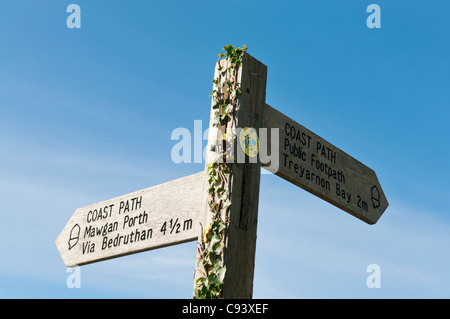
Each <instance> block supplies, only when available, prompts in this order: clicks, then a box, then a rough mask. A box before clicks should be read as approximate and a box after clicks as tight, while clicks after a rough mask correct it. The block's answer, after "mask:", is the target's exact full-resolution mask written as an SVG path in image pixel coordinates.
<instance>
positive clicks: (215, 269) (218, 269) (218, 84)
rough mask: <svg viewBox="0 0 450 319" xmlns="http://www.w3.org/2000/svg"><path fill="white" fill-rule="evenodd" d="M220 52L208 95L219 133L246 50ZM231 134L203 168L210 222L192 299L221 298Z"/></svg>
mask: <svg viewBox="0 0 450 319" xmlns="http://www.w3.org/2000/svg"><path fill="white" fill-rule="evenodd" d="M223 49H224V50H225V53H220V54H219V60H218V72H217V74H218V75H217V76H216V77H215V78H214V80H213V83H214V86H213V91H212V93H211V94H210V96H212V101H213V102H212V109H213V111H214V114H213V119H212V126H213V127H217V128H218V129H221V130H222V129H223V130H222V131H224V130H225V128H226V127H227V126H230V124H231V127H233V125H234V111H235V108H236V105H237V101H238V98H239V95H240V94H241V88H240V83H238V82H237V78H238V71H239V68H240V66H241V65H242V58H243V56H244V52H245V51H246V50H247V47H246V46H245V45H244V46H243V47H242V48H234V47H233V46H232V45H228V46H224V47H223ZM223 61H226V62H225V63H224V62H223ZM231 132H232V130H229V132H228V134H226V138H225V139H224V140H223V144H222V145H217V144H215V145H212V146H211V151H215V152H216V153H217V152H219V154H218V156H216V158H215V160H214V161H212V162H210V163H208V164H207V166H206V173H207V176H208V195H209V200H208V206H209V210H210V215H211V223H210V224H209V225H206V226H204V227H203V236H202V241H201V242H200V243H199V245H198V256H199V258H198V260H197V270H199V271H200V273H201V276H198V278H197V279H196V281H195V287H194V296H193V297H194V299H218V298H221V293H222V288H223V280H224V277H225V273H226V267H225V265H223V252H224V250H225V249H226V242H225V240H226V238H225V235H226V231H227V228H228V211H229V208H230V206H231V201H230V198H229V188H230V174H231V172H232V169H233V166H232V165H233V163H232V162H233V159H230V158H227V151H226V142H231V141H232V140H234V139H235V136H233V135H232V133H231ZM230 134H231V135H230ZM231 145H233V144H231ZM219 146H221V147H219Z"/></svg>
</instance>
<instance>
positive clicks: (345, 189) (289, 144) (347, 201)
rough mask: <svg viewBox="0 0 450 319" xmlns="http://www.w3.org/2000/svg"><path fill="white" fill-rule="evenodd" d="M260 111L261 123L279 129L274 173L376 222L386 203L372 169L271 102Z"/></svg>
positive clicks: (371, 222)
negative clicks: (261, 114) (262, 120)
mask: <svg viewBox="0 0 450 319" xmlns="http://www.w3.org/2000/svg"><path fill="white" fill-rule="evenodd" d="M264 112H265V116H264V124H263V126H264V127H267V128H278V129H279V141H278V146H279V147H278V149H279V167H278V170H277V171H276V172H274V173H275V174H276V175H278V176H280V177H282V178H284V179H286V180H288V181H290V182H291V183H293V184H295V185H297V186H300V187H301V188H303V189H305V190H307V191H309V192H311V193H312V194H314V195H316V196H318V197H320V198H322V199H323V200H326V201H327V202H329V203H331V204H333V205H335V206H337V207H339V208H341V209H342V210H344V211H346V212H347V213H350V214H352V215H353V216H355V217H357V218H359V219H361V220H363V221H365V222H366V223H368V224H375V223H376V222H377V220H378V219H379V218H380V217H381V215H382V214H383V212H384V211H385V210H386V208H387V207H388V205H389V204H388V201H387V199H386V196H385V195H384V192H383V189H382V188H381V185H380V183H379V182H378V178H377V176H376V174H375V172H374V171H373V170H371V169H370V168H368V167H367V166H365V165H364V164H362V163H360V162H359V161H357V160H356V159H354V158H353V157H351V156H350V155H348V154H346V153H345V152H343V151H341V150H340V149H338V148H337V147H335V146H334V145H332V144H331V143H329V142H327V141H326V140H324V139H323V138H321V137H320V136H318V135H317V134H314V133H313V132H311V131H310V130H308V129H306V128H305V127H303V126H302V125H300V124H299V123H297V122H295V121H294V120H292V119H290V118H289V117H287V116H286V115H284V114H282V113H281V112H279V111H277V110H275V109H274V108H272V107H271V106H269V105H267V104H266V106H265V110H264ZM268 132H269V135H270V130H268ZM270 141H271V139H270V138H268V143H269V144H270ZM269 149H270V147H269Z"/></svg>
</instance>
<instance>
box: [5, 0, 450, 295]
mask: <svg viewBox="0 0 450 319" xmlns="http://www.w3.org/2000/svg"><path fill="white" fill-rule="evenodd" d="M70 3H76V4H78V5H79V6H80V8H81V29H69V28H67V26H66V19H67V17H68V15H69V13H67V12H66V8H67V6H68V5H69V4H70ZM371 3H376V4H378V5H379V6H380V8H381V29H369V28H368V27H367V25H366V19H367V17H368V16H369V13H367V12H366V8H367V6H368V5H369V4H371ZM448 21H450V3H448V2H446V1H438V0H433V1H424V0H417V1H413V2H411V1H403V0H397V1H354V0H352V1H350V0H342V1H332V0H327V1H325V0H318V1H261V0H259V1H227V2H226V4H225V3H224V2H219V1H211V0H208V1H206V0H205V1H132V2H131V1H130V2H124V1H95V2H93V1H85V0H78V1H74V2H69V1H60V0H58V1H56V0H51V1H50V0H42V1H23V0H20V1H1V2H0V43H1V50H0V111H1V112H0V148H1V152H0V199H1V208H0V260H1V262H0V298H190V297H191V294H192V287H193V280H192V276H193V271H194V267H195V259H194V256H195V243H187V244H183V245H179V246H174V247H168V248H164V249H160V250H155V251H149V252H145V253H140V254H135V255H131V256H128V257H123V258H118V259H114V260H108V261H103V262H100V263H96V264H91V265H87V266H83V267H82V268H81V288H79V289H75V288H74V289H69V288H68V287H67V286H66V279H67V277H68V275H69V273H68V272H67V271H66V267H65V265H64V264H63V262H62V260H61V258H60V256H59V253H58V251H57V249H56V247H55V245H54V240H55V239H56V237H57V236H58V234H59V233H60V231H61V230H62V228H63V227H64V225H65V224H66V223H67V221H68V220H69V218H70V216H71V215H72V214H73V212H74V211H75V209H76V208H78V207H83V206H86V205H90V204H93V203H96V202H99V201H103V200H106V199H109V198H113V197H116V196H119V195H123V194H127V193H130V192H133V191H136V190H140V189H143V188H147V187H150V186H153V185H157V184H160V183H162V182H166V181H170V180H172V179H176V178H179V177H183V176H186V175H188V174H192V173H196V172H199V171H201V170H203V165H204V164H175V163H173V161H172V160H171V157H170V154H171V149H172V147H173V145H174V144H175V143H176V142H175V141H172V140H171V138H170V136H171V132H172V131H173V130H174V129H175V128H178V127H185V128H188V129H192V130H193V127H194V120H202V121H203V123H204V125H203V128H204V129H206V126H207V124H206V123H208V119H209V108H210V103H211V102H210V97H209V93H210V92H211V89H212V82H211V81H212V78H213V71H214V70H213V69H214V64H215V61H216V59H217V54H218V53H220V52H222V47H223V46H224V45H227V44H233V45H237V46H242V45H243V44H245V45H246V46H247V47H248V48H249V49H248V52H249V53H250V54H251V55H253V56H254V57H255V58H257V59H258V60H260V61H261V62H263V63H264V64H266V65H267V66H268V80H267V93H266V102H267V103H268V104H270V105H271V106H273V107H275V108H277V109H278V110H280V111H281V112H283V113H284V114H286V115H287V116H289V117H291V118H293V119H295V120H296V121H297V122H299V123H300V124H302V125H304V126H305V127H307V128H308V129H310V130H311V131H313V132H315V133H316V134H318V135H320V136H322V137H323V138H325V139H326V140H328V141H330V142H331V143H333V144H334V145H336V146H337V147H339V148H340V149H342V150H344V151H345V152H346V153H348V154H350V155H352V156H353V157H355V158H356V159H358V160H359V161H361V162H362V163H364V164H366V165H367V166H369V167H371V168H372V169H373V170H375V172H376V173H377V176H378V178H379V180H380V183H381V185H382V187H383V189H384V192H385V194H386V197H387V198H388V200H389V203H390V206H389V207H388V209H387V210H386V212H385V213H384V215H383V216H382V217H381V219H380V220H379V221H378V223H377V224H376V225H373V226H369V225H366V224H365V223H363V222H361V221H360V220H357V219H355V218H354V217H352V216H350V215H349V214H347V213H345V212H343V211H341V210H339V209H338V208H336V207H334V206H332V205H330V204H328V203H326V202H324V201H322V200H321V199H319V198H317V197H315V196H313V195H311V194H309V193H307V192H305V191H304V190H302V189H300V188H298V187H296V186H294V185H292V184H290V183H288V182H286V181H284V180H282V179H280V178H279V177H277V176H274V175H263V176H262V178H261V193H260V204H259V207H260V210H259V225H258V241H257V252H256V267H255V278H254V297H255V298H449V297H450V288H448V283H449V282H450V257H449V254H448V247H449V245H450V215H449V207H450V187H449V184H448V180H449V177H450V173H449V170H448V163H449V160H448V159H449V157H450V147H449V143H448V140H449V137H450V133H449V126H448V120H449V118H450V110H449V102H450V81H449V76H448V74H449V73H450V59H449V56H450V41H449V39H450V28H449V24H448ZM370 264H378V265H379V266H380V269H381V288H373V289H369V288H368V287H367V285H366V279H367V277H368V276H369V275H370V274H369V273H367V272H366V268H367V266H368V265H370Z"/></svg>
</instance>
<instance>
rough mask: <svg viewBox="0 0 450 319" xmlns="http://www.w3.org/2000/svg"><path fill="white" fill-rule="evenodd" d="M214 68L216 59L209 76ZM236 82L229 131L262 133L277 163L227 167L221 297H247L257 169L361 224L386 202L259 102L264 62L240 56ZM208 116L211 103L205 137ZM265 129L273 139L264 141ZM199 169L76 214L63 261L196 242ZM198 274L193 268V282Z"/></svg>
mask: <svg viewBox="0 0 450 319" xmlns="http://www.w3.org/2000/svg"><path fill="white" fill-rule="evenodd" d="M222 67H223V66H220V63H219V62H218V63H217V64H216V68H215V73H216V74H218V72H219V70H221V69H222ZM219 68H220V69H219ZM237 77H238V78H237V81H238V83H240V87H241V91H242V95H240V96H239V100H238V101H239V102H238V104H239V105H238V107H237V109H236V112H235V124H236V126H234V129H236V128H253V129H255V131H257V130H259V129H261V128H262V129H264V128H269V130H267V131H266V132H267V133H268V135H267V136H266V139H265V140H266V142H267V144H268V145H266V147H267V148H266V151H267V149H270V150H271V151H272V152H275V155H278V159H277V160H278V162H277V163H278V165H276V169H273V167H274V166H273V165H268V163H262V162H261V159H260V156H261V153H259V154H257V153H256V154H257V156H254V158H249V154H248V153H246V155H247V156H245V161H244V162H243V163H240V162H235V163H233V168H232V170H231V174H230V176H229V189H228V197H229V199H230V202H231V203H232V204H231V206H230V209H229V215H228V216H227V223H228V228H227V231H226V248H225V249H224V252H223V263H224V266H225V267H226V272H225V276H224V278H223V290H222V294H221V296H222V298H251V297H252V293H253V274H254V266H255V250H256V229H257V221H258V202H259V187H260V171H261V167H265V168H267V169H269V170H270V171H271V172H272V173H274V174H276V175H278V176H280V177H282V178H284V179H286V180H287V181H289V182H291V183H293V184H295V185H297V186H299V187H301V188H303V189H305V190H307V191H309V192H310V193H312V194H314V195H316V196H318V197H320V198H322V199H324V200H326V201H327V202H329V203H331V204H333V205H335V206H337V207H339V208H340V209H342V210H344V211H346V212H348V213H350V214H351V215H353V216H355V217H357V218H359V219H361V220H362V221H364V222H366V223H368V224H374V223H376V222H377V221H378V219H379V218H380V216H381V215H382V214H383V212H384V211H385V210H386V208H387V207H388V205H389V204H388V201H387V199H386V197H385V195H384V192H383V189H382V188H381V185H380V183H379V181H378V178H377V176H376V174H375V172H374V171H373V170H371V169H370V168H368V167H367V166H365V165H363V164H362V163H360V162H359V161H357V160H356V159H354V158H353V157H351V156H350V155H348V154H346V153H345V152H343V151H342V150H340V149H338V148H337V147H335V146H334V145H332V144H331V143H329V142H327V141H326V140H325V139H323V138H321V137H320V136H318V135H316V134H315V133H313V132H311V131H309V130H308V129H306V128H305V127H303V126H302V125H300V124H299V123H297V122H296V121H294V120H292V119H290V118H289V117H287V116H286V115H284V114H282V113H281V112H279V111H277V110H276V109H274V108H272V107H271V106H269V105H267V104H266V103H265V91H266V81H267V67H266V66H265V65H264V64H262V63H261V62H260V61H258V60H256V59H255V58H253V57H252V56H250V55H249V54H247V53H244V56H243V59H242V65H241V67H240V68H239V72H238V76H237ZM214 112H215V110H214V107H213V106H212V107H211V116H210V119H211V120H210V132H211V131H213V130H211V128H212V127H213V126H212V122H213V118H214ZM232 129H233V127H226V131H227V132H223V133H228V130H232ZM273 130H274V131H275V132H278V138H274V139H273V140H272V136H271V134H273ZM244 131H245V129H244ZM261 141H262V136H261V140H260V141H259V142H261ZM221 143H223V135H219V136H216V137H212V138H211V137H210V138H209V139H208V145H207V150H212V149H213V148H212V146H214V145H219V144H221ZM274 144H275V145H274ZM238 145H240V143H238V142H237V143H235V145H234V146H233V147H236V148H237V147H239V146H238ZM241 148H242V150H243V152H244V153H245V152H246V150H245V149H244V147H243V146H242V145H241ZM259 150H261V148H259ZM247 151H248V149H247ZM275 157H276V156H275ZM275 157H274V154H271V159H272V160H273V159H274V158H275ZM206 172H207V170H205V171H204V172H200V173H197V174H194V175H190V176H187V177H184V178H180V179H177V180H174V181H170V182H167V183H164V184H161V185H157V186H153V187H150V188H147V189H144V190H140V191H137V192H134V193H130V194H127V195H123V196H119V197H116V198H113V199H110V200H107V201H104V202H100V203H97V204H93V205H90V206H86V207H83V208H79V209H77V210H76V211H75V213H74V214H73V216H72V217H71V218H70V220H69V222H68V223H67V224H66V226H65V227H64V229H63V230H62V232H61V233H60V235H59V236H58V238H57V239H56V241H55V243H56V246H57V248H58V250H59V252H60V254H61V257H62V259H63V261H64V263H65V264H66V265H67V266H68V267H73V266H80V265H84V264H89V263H93V262H97V261H101V260H106V259H110V258H115V257H119V256H125V255H129V254H133V253H138V252H142V251H147V250H151V249H157V248H161V247H165V246H170V245H176V244H179V243H184V242H188V241H194V240H198V242H199V245H201V243H202V237H203V236H202V235H203V226H204V225H208V224H209V221H210V220H211V216H210V214H211V213H210V211H209V209H208V192H207V191H206V190H207V185H208V182H207V179H208V175H207V174H206ZM202 225H203V226H202ZM197 257H198V256H197ZM200 273H201V269H199V268H196V270H195V273H194V278H195V279H196V278H198V276H199V275H200Z"/></svg>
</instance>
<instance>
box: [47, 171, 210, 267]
mask: <svg viewBox="0 0 450 319" xmlns="http://www.w3.org/2000/svg"><path fill="white" fill-rule="evenodd" d="M202 187H203V172H200V173H197V174H194V175H190V176H187V177H184V178H180V179H177V180H174V181H171V182H168V183H164V184H160V185H158V186H153V187H150V188H146V189H143V190H140V191H137V192H133V193H130V194H127V195H123V196H119V197H116V198H113V199H110V200H107V201H104V202H100V203H96V204H93V205H90V206H86V207H82V208H78V209H77V210H76V211H75V213H74V214H73V215H72V217H71V218H70V220H69V222H68V223H67V224H66V226H65V227H64V229H63V230H62V232H61V234H60V235H59V236H58V238H57V239H56V241H55V243H56V246H57V247H58V250H59V253H60V254H61V257H62V259H63V261H64V263H65V264H66V266H68V267H73V266H81V265H85V264H89V263H93V262H97V261H101V260H105V259H110V258H115V257H120V256H125V255H129V254H133V253H138V252H142V251H146V250H151V249H156V248H161V247H166V246H170V245H176V244H181V243H184V242H188V241H193V240H196V239H197V236H198V232H199V223H198V221H197V214H198V212H199V210H200V207H201V192H202Z"/></svg>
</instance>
